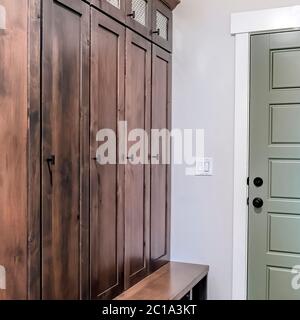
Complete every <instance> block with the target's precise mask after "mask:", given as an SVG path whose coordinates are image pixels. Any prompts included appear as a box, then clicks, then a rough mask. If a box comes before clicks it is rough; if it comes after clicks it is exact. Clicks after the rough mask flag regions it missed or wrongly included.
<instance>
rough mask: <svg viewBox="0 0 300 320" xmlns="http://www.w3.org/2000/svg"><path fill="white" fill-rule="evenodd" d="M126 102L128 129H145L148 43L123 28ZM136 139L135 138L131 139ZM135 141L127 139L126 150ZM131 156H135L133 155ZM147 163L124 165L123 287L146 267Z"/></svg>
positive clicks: (148, 100) (148, 90) (139, 276)
mask: <svg viewBox="0 0 300 320" xmlns="http://www.w3.org/2000/svg"><path fill="white" fill-rule="evenodd" d="M125 86H126V103H125V118H126V121H127V122H128V123H127V126H128V132H130V131H131V130H133V129H144V130H146V131H147V132H148V133H149V128H150V107H151V105H150V103H151V43H150V42H149V41H147V40H145V39H144V38H142V37H140V36H139V35H137V34H135V33H133V32H132V31H130V30H127V31H126V85H125ZM135 142H138V141H135ZM135 142H128V154H127V156H128V157H130V158H131V155H130V154H129V152H130V149H131V147H132V145H133V144H135ZM133 156H134V158H135V157H136V156H138V155H137V154H135V155H133ZM149 201H150V166H149V165H143V164H131V163H128V164H127V165H126V166H125V277H126V281H125V282H126V287H129V286H131V285H133V284H135V283H136V282H137V281H139V280H141V279H142V278H143V277H145V276H146V275H147V273H148V269H149V244H150V243H149V242H150V235H149V227H150V224H149V223H150V221H149V209H150V208H149V206H150V203H149Z"/></svg>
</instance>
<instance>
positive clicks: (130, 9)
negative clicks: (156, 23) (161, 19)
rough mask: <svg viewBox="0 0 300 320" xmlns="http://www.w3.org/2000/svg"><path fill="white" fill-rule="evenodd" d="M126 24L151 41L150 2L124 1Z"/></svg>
mask: <svg viewBox="0 0 300 320" xmlns="http://www.w3.org/2000/svg"><path fill="white" fill-rule="evenodd" d="M126 24H127V25H128V26H129V27H130V28H132V29H133V30H135V31H136V32H138V33H140V34H142V35H143V36H144V37H146V38H148V39H151V38H152V32H151V30H152V0H126Z"/></svg>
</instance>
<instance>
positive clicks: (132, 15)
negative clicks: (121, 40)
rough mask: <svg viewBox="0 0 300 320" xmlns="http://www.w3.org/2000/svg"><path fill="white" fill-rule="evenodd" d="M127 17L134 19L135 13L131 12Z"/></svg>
mask: <svg viewBox="0 0 300 320" xmlns="http://www.w3.org/2000/svg"><path fill="white" fill-rule="evenodd" d="M127 17H131V18H132V19H135V11H132V13H129V14H128V15H127Z"/></svg>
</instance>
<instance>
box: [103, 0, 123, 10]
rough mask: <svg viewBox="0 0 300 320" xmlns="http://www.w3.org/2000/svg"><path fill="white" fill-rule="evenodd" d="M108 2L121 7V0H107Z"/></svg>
mask: <svg viewBox="0 0 300 320" xmlns="http://www.w3.org/2000/svg"><path fill="white" fill-rule="evenodd" d="M106 1H107V2H108V3H110V4H111V5H113V6H114V7H116V8H119V9H120V0H106Z"/></svg>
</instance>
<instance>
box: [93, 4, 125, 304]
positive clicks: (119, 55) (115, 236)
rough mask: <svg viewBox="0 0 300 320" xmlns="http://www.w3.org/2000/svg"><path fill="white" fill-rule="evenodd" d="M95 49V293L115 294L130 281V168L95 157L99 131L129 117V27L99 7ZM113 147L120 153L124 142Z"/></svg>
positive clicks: (95, 15)
mask: <svg viewBox="0 0 300 320" xmlns="http://www.w3.org/2000/svg"><path fill="white" fill-rule="evenodd" d="M91 52H92V65H91V79H92V81H91V165H90V168H91V169H90V170H91V171H90V183H91V188H90V190H91V202H90V203H91V286H92V288H91V289H92V298H101V299H112V298H113V297H114V296H116V295H117V294H119V293H120V292H121V291H122V290H123V286H124V284H123V259H124V257H123V255H124V250H123V246H124V231H123V229H124V219H123V188H124V186H123V181H124V167H122V166H119V165H117V164H116V163H115V164H114V163H101V162H100V163H99V162H98V161H96V159H95V158H96V156H97V148H98V147H99V146H101V144H103V143H105V141H97V133H98V132H99V131H100V130H103V129H109V130H112V131H113V132H115V133H116V134H117V132H118V120H123V117H124V74H125V69H124V62H125V58H124V56H125V28H124V27H123V26H121V25H120V24H119V23H117V22H115V21H114V20H112V19H110V18H109V17H107V16H105V15H103V14H101V13H99V12H97V11H96V10H93V11H92V51H91ZM112 148H114V150H113V151H114V152H115V154H116V155H118V146H117V145H115V146H112ZM99 157H100V158H99V160H100V161H101V160H103V159H101V155H100V156H99Z"/></svg>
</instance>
